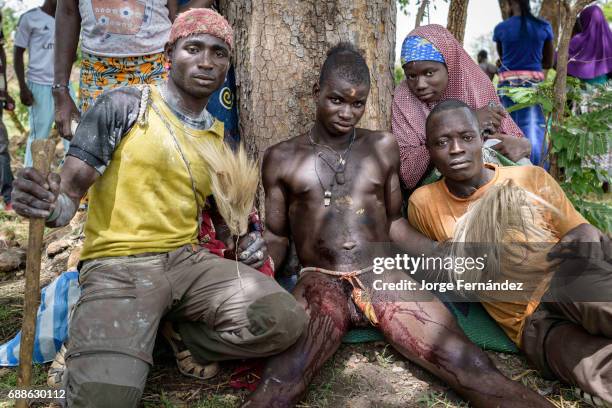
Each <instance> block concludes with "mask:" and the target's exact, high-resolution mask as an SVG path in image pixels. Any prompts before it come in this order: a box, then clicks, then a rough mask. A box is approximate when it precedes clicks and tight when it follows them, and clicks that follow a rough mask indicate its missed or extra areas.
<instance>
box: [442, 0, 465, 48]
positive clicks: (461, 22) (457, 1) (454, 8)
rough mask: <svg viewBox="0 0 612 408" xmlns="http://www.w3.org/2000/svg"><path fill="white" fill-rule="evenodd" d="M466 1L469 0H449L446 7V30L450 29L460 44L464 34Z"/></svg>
mask: <svg viewBox="0 0 612 408" xmlns="http://www.w3.org/2000/svg"><path fill="white" fill-rule="evenodd" d="M468 3H469V0H451V3H450V6H449V8H448V20H447V23H446V28H448V31H450V32H451V33H452V34H453V35H454V36H455V38H456V39H457V41H459V42H460V43H461V44H463V36H464V34H465V22H466V21H467V9H468Z"/></svg>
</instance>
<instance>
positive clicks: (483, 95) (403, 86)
mask: <svg viewBox="0 0 612 408" xmlns="http://www.w3.org/2000/svg"><path fill="white" fill-rule="evenodd" d="M408 36H419V37H422V38H425V39H427V40H428V41H430V42H431V43H432V44H433V45H435V46H436V48H437V49H438V50H439V51H440V52H441V53H442V55H443V56H444V60H445V61H446V67H447V69H448V86H447V87H446V91H445V92H444V94H443V95H442V98H441V99H440V100H439V101H437V102H435V103H427V104H426V103H423V102H421V101H420V100H419V99H418V98H417V97H416V96H414V95H413V94H412V92H410V89H409V88H408V85H407V83H406V81H405V80H404V81H402V82H401V83H400V84H399V85H398V87H397V88H396V89H395V95H394V97H393V108H392V123H391V126H392V131H393V134H394V135H395V138H396V139H397V143H398V145H399V149H400V161H401V166H400V176H401V178H402V181H403V182H404V185H405V186H406V187H407V188H409V189H413V188H414V187H415V186H416V185H417V183H418V182H419V180H420V179H421V178H422V177H423V175H424V174H425V172H426V171H427V168H428V167H429V153H428V152H427V148H426V146H425V119H427V115H429V112H431V110H432V109H433V107H434V106H435V105H436V103H439V102H441V101H443V100H446V99H459V100H461V101H463V102H465V103H466V104H468V105H469V106H470V107H471V108H473V109H479V108H482V107H485V106H487V105H488V104H489V102H494V103H496V104H501V103H500V101H499V97H498V96H497V92H495V87H494V86H493V83H492V82H491V81H490V80H489V77H487V74H485V73H484V71H483V70H482V69H481V68H480V67H479V66H478V64H476V62H474V60H473V59H472V58H471V57H470V56H469V55H468V53H467V52H465V50H464V49H463V47H462V46H461V44H460V43H459V42H458V41H457V40H456V39H455V37H453V35H452V34H451V33H450V32H449V31H448V30H447V29H446V28H444V27H442V26H441V25H437V24H431V25H426V26H422V27H419V28H416V29H414V30H412V31H411V32H410V33H409V34H408ZM500 132H501V133H505V134H509V135H514V136H517V137H523V133H522V132H521V130H520V129H519V127H518V126H516V124H515V123H514V122H513V121H512V119H511V118H510V115H508V114H506V116H505V117H504V119H503V120H502V123H501V128H500Z"/></svg>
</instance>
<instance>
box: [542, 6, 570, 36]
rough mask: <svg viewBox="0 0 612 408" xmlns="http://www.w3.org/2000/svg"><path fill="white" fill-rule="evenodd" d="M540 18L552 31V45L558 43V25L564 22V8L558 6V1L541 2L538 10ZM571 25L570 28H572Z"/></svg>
mask: <svg viewBox="0 0 612 408" xmlns="http://www.w3.org/2000/svg"><path fill="white" fill-rule="evenodd" d="M540 17H541V18H543V19H544V20H546V21H548V22H549V23H550V25H551V26H552V29H553V35H554V39H553V44H554V45H555V46H556V45H557V44H558V41H559V23H560V22H561V21H564V20H565V7H563V6H561V5H560V1H559V0H543V1H542V8H540ZM573 25H574V24H573V23H572V27H573Z"/></svg>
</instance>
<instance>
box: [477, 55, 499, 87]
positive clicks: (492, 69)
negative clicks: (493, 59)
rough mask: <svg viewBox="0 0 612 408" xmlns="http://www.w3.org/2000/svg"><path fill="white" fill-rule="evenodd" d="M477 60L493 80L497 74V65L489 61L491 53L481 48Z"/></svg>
mask: <svg viewBox="0 0 612 408" xmlns="http://www.w3.org/2000/svg"><path fill="white" fill-rule="evenodd" d="M477 60H478V66H479V67H480V68H481V69H482V70H483V71H484V73H485V74H487V76H488V77H489V79H490V80H491V81H492V80H493V77H494V76H495V74H497V67H496V66H495V65H493V64H491V63H490V62H489V54H488V53H487V52H486V51H485V50H480V51H479V52H478V57H477Z"/></svg>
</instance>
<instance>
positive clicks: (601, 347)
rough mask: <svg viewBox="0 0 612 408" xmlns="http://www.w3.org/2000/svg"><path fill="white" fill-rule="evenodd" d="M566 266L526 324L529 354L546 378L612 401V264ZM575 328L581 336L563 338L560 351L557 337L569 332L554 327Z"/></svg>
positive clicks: (572, 261)
mask: <svg viewBox="0 0 612 408" xmlns="http://www.w3.org/2000/svg"><path fill="white" fill-rule="evenodd" d="M564 263H565V264H566V266H565V268H564V269H566V270H565V271H563V272H561V273H558V274H557V275H555V277H554V278H553V281H552V282H553V285H551V288H549V290H548V291H547V293H546V294H545V296H544V302H543V303H541V304H540V305H539V306H538V308H537V309H536V310H535V312H534V313H533V314H532V315H531V316H529V317H528V318H527V320H526V321H525V326H524V329H523V350H524V352H525V354H526V356H527V358H528V359H529V360H530V361H531V362H532V363H533V364H534V365H535V366H536V367H537V368H538V370H539V371H540V373H541V374H542V376H544V377H545V378H548V379H554V378H558V379H560V380H562V381H563V382H565V383H567V384H572V385H576V386H579V387H580V388H581V389H582V390H583V391H586V392H587V393H589V394H591V395H596V396H598V397H600V398H601V399H603V400H604V401H607V402H608V403H612V264H610V263H608V262H602V261H597V262H592V263H586V262H584V261H581V260H580V259H579V258H576V259H570V260H567V261H565V262H564ZM570 324H571V325H575V326H578V327H580V328H581V329H580V330H579V331H577V332H576V331H573V332H572V333H573V335H574V336H579V337H575V338H563V339H562V344H563V350H558V348H559V338H558V337H557V338H555V336H559V333H564V331H563V330H561V331H558V332H557V333H556V334H555V331H554V329H556V328H560V327H561V326H564V325H570ZM581 333H582V334H581ZM551 344H554V345H555V346H552V345H551Z"/></svg>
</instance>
